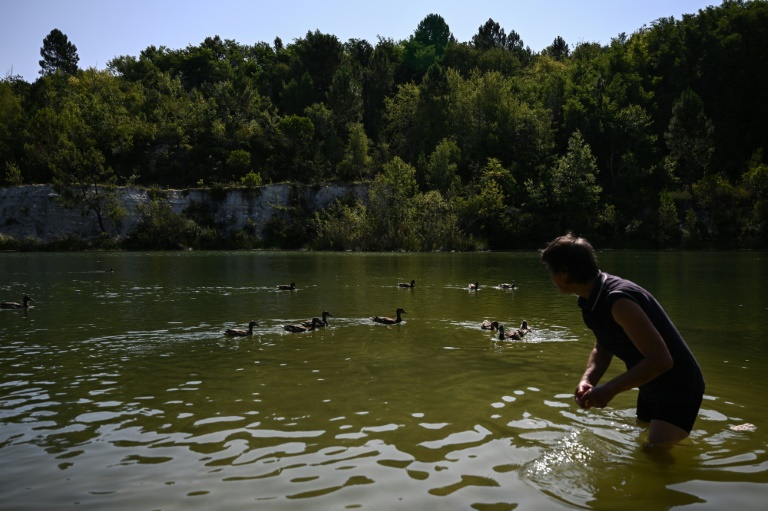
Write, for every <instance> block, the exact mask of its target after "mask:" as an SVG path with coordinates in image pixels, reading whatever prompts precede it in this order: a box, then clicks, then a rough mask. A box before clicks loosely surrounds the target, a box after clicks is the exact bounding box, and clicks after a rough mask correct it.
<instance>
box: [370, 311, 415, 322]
mask: <svg viewBox="0 0 768 511" xmlns="http://www.w3.org/2000/svg"><path fill="white" fill-rule="evenodd" d="M396 314H397V319H392V318H388V317H386V316H372V317H371V320H372V321H374V322H376V323H382V324H384V325H395V324H397V323H401V322H402V321H403V318H402V317H401V316H400V315H401V314H408V313H407V312H405V311H404V310H403V309H397V311H396Z"/></svg>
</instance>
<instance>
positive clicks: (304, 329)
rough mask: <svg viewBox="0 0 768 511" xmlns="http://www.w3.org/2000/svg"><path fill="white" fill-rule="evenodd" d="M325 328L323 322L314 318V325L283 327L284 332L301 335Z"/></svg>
mask: <svg viewBox="0 0 768 511" xmlns="http://www.w3.org/2000/svg"><path fill="white" fill-rule="evenodd" d="M320 326H325V325H323V320H321V319H320V318H312V324H311V325H310V326H304V325H302V324H297V325H285V326H283V330H285V331H286V332H292V333H294V334H300V333H303V332H309V331H310V330H314V329H315V328H317V327H320Z"/></svg>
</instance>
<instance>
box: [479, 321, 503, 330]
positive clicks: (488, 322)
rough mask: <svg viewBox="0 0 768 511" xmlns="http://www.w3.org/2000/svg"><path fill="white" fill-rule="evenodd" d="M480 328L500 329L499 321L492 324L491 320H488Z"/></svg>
mask: <svg viewBox="0 0 768 511" xmlns="http://www.w3.org/2000/svg"><path fill="white" fill-rule="evenodd" d="M480 328H482V329H483V330H496V329H497V328H499V322H498V321H494V322H491V321H490V320H487V319H486V320H485V321H483V322H482V323H480Z"/></svg>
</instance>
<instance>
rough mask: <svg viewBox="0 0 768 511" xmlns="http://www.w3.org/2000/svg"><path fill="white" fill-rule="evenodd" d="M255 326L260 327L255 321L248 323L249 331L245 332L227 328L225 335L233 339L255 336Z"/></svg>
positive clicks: (240, 329)
mask: <svg viewBox="0 0 768 511" xmlns="http://www.w3.org/2000/svg"><path fill="white" fill-rule="evenodd" d="M255 326H259V324H258V323H256V322H255V321H251V322H250V323H248V330H243V329H242V328H227V329H226V330H224V335H229V336H231V337H247V336H249V335H253V327H255Z"/></svg>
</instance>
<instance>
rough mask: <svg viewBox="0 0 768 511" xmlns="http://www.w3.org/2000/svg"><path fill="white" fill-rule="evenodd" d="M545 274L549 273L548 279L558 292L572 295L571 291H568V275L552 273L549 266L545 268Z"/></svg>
mask: <svg viewBox="0 0 768 511" xmlns="http://www.w3.org/2000/svg"><path fill="white" fill-rule="evenodd" d="M547 273H549V278H550V280H551V281H552V283H553V284H554V285H555V287H556V288H557V290H558V291H560V292H561V293H572V292H573V291H571V290H570V286H569V285H568V284H569V279H568V273H566V272H554V271H553V270H552V269H551V268H550V267H549V266H547Z"/></svg>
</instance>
